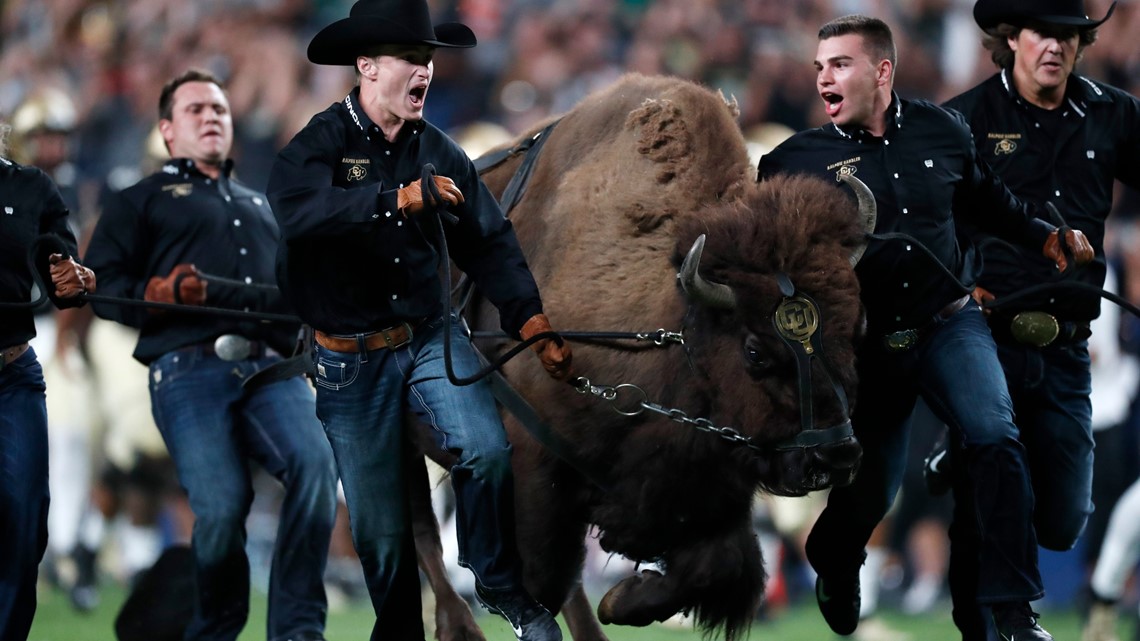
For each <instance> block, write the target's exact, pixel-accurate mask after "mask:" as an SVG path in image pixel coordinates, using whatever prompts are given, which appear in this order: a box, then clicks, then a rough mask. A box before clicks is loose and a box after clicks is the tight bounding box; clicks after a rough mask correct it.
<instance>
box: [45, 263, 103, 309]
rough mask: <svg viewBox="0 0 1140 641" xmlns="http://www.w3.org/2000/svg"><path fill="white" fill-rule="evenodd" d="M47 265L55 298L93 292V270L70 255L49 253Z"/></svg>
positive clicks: (72, 296) (73, 296)
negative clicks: (53, 286)
mask: <svg viewBox="0 0 1140 641" xmlns="http://www.w3.org/2000/svg"><path fill="white" fill-rule="evenodd" d="M48 265H49V267H48V269H49V271H50V273H51V283H52V285H55V295H56V298H75V297H76V296H78V295H80V294H83V293H92V294H94V293H95V272H93V271H91V270H90V269H88V268H86V267H84V266H83V265H80V264H79V263H77V262H75V260H73V259H72V258H71V257H70V256H69V257H67V258H64V257H63V254H51V255H50V256H48Z"/></svg>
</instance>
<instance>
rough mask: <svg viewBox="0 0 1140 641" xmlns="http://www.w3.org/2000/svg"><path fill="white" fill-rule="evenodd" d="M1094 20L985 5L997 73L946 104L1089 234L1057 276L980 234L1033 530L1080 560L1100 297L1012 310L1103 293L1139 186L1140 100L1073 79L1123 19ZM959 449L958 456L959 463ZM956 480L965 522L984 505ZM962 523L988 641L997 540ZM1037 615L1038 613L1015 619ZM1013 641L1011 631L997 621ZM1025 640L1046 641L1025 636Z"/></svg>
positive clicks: (973, 606)
mask: <svg viewBox="0 0 1140 641" xmlns="http://www.w3.org/2000/svg"><path fill="white" fill-rule="evenodd" d="M1115 7H1116V3H1115V2H1114V3H1112V5H1111V6H1110V7H1109V8H1108V11H1107V12H1106V13H1105V15H1104V17H1102V18H1100V19H1099V20H1097V19H1091V18H1089V17H1088V16H1087V15H1086V12H1085V3H1084V2H1083V1H1082V0H978V2H977V4H975V5H974V18H975V20H976V21H977V23H978V25H979V26H980V27H981V28H982V30H983V31H984V32H985V35H984V36H983V44H984V45H985V46H986V48H987V49H989V50H990V52H991V57H992V59H993V61H994V63H995V64H996V66H997V67H998V69H999V70H998V72H997V73H996V74H994V75H993V76H992V77H991V78H989V79H988V80H985V81H984V82H982V83H981V84H979V85H978V86H976V87H974V88H973V89H970V90H969V91H967V92H965V93H963V94H962V95H960V96H957V97H955V98H952V99H951V100H950V101H949V102H947V103H946V106H948V107H951V108H953V109H955V110H957V111H960V112H961V113H962V114H963V115H964V116H965V117H966V120H967V121H968V122H969V125H970V128H971V130H972V131H973V134H974V143H975V147H976V149H977V151H978V154H979V155H980V156H981V157H982V158H984V159H985V160H986V161H987V162H988V163H989V165H990V166H991V167H992V168H993V169H994V171H995V172H996V173H997V174H998V175H1000V176H1001V178H1002V180H1003V181H1005V183H1006V185H1008V186H1009V188H1010V190H1011V191H1013V192H1014V193H1015V194H1016V195H1017V196H1018V197H1020V198H1022V199H1025V200H1028V201H1030V202H1032V203H1033V204H1035V205H1037V206H1038V207H1044V206H1045V204H1046V203H1050V202H1051V203H1053V204H1054V205H1055V206H1056V208H1057V210H1058V211H1060V212H1062V213H1063V214H1064V220H1063V222H1062V221H1057V222H1058V224H1062V225H1063V226H1064V225H1067V226H1071V227H1072V228H1074V229H1078V230H1081V231H1083V232H1084V234H1085V236H1087V237H1088V239H1089V241H1090V242H1091V243H1092V246H1093V249H1094V250H1095V253H1096V258H1095V260H1094V261H1093V262H1091V263H1089V264H1087V265H1086V266H1083V267H1081V268H1079V269H1074V270H1073V271H1072V273H1071V274H1065V275H1064V276H1059V275H1058V273H1057V269H1056V268H1055V267H1054V266H1053V264H1052V263H1050V262H1048V261H1046V260H1043V259H1041V258H1040V257H1038V256H1035V255H1033V254H1032V252H1027V251H1024V250H1023V249H1021V248H1018V247H1013V246H1010V245H1007V244H1004V243H998V242H995V241H994V239H993V238H992V237H990V236H987V235H984V234H981V233H978V234H977V235H976V236H975V237H974V239H975V242H976V243H977V244H978V246H979V248H980V250H981V251H982V253H983V255H984V257H985V261H984V264H985V267H984V270H983V273H982V275H981V277H980V278H979V279H978V285H979V286H978V288H977V289H976V290H975V291H974V297H975V299H977V300H978V301H979V302H982V303H984V302H989V301H992V302H991V303H990V304H991V305H997V306H996V307H995V308H994V309H993V310H992V311H991V312H990V313H989V314H988V321H989V325H990V329H991V331H992V333H993V335H994V339H995V340H996V342H997V345H998V352H999V357H1000V359H1001V362H1002V366H1003V368H1004V369H1005V373H1006V379H1007V381H1008V383H1009V389H1010V395H1011V397H1012V399H1013V402H1014V412H1015V415H1016V417H1017V425H1018V427H1019V431H1020V435H1021V440H1022V441H1023V442H1024V444H1025V447H1026V450H1027V452H1028V455H1029V457H1028V460H1029V464H1030V471H1031V476H1032V480H1033V490H1034V494H1035V497H1036V502H1035V508H1034V525H1035V527H1036V530H1037V537H1038V540H1039V542H1040V544H1041V545H1042V546H1044V547H1046V548H1049V549H1053V550H1068V549H1070V548H1071V547H1072V546H1073V545H1074V544H1075V542H1076V540H1077V537H1078V536H1079V535H1080V533H1081V531H1082V530H1083V529H1084V527H1085V523H1086V521H1087V520H1088V515H1089V514H1090V512H1091V511H1092V507H1093V506H1092V500H1091V494H1092V460H1093V459H1092V457H1093V454H1092V451H1093V438H1092V431H1091V423H1092V417H1091V406H1090V403H1089V393H1090V374H1089V352H1088V343H1087V340H1086V339H1087V338H1088V336H1089V321H1091V320H1092V319H1094V318H1096V317H1097V316H1098V315H1099V314H1100V299H1099V297H1098V295H1097V294H1096V293H1095V291H1093V292H1089V291H1084V290H1081V291H1076V290H1073V289H1050V288H1047V287H1046V288H1045V289H1044V290H1043V291H1041V292H1040V293H1039V294H1037V295H1035V296H1028V297H1024V298H1020V299H1016V300H1012V299H1011V300H1010V303H1009V304H1008V305H1005V306H1003V305H1002V300H1003V299H1004V298H1007V297H1011V296H1012V295H1013V294H1015V293H1017V292H1019V291H1022V290H1025V289H1027V288H1029V287H1032V286H1041V285H1045V286H1047V285H1048V284H1049V283H1055V282H1057V281H1058V280H1062V279H1063V280H1065V281H1068V282H1073V281H1076V282H1080V283H1084V284H1086V285H1088V286H1089V287H1090V289H1093V290H1095V289H1099V288H1101V287H1102V286H1103V284H1104V278H1105V270H1106V263H1105V258H1104V251H1103V245H1104V229H1105V218H1106V217H1107V216H1108V213H1109V210H1110V209H1111V206H1112V193H1113V180H1114V179H1119V180H1120V181H1122V182H1124V183H1126V184H1128V185H1131V186H1133V187H1135V188H1140V101H1138V100H1137V99H1136V98H1134V97H1133V96H1130V95H1128V94H1127V93H1125V92H1123V91H1121V90H1119V89H1116V88H1115V87H1110V86H1108V85H1105V84H1103V83H1100V82H1095V81H1093V80H1091V79H1089V78H1085V77H1083V76H1080V75H1077V74H1076V73H1075V72H1074V69H1075V66H1076V63H1077V61H1079V60H1080V58H1081V55H1082V54H1083V52H1084V50H1085V48H1086V47H1088V46H1089V45H1091V44H1092V43H1093V42H1094V41H1095V40H1096V36H1097V31H1096V29H1097V27H1098V26H1100V24H1101V23H1103V22H1104V21H1105V20H1107V19H1108V18H1109V16H1111V15H1112V12H1113V9H1115ZM955 451H956V449H952V452H951V458H953V453H954V452H955ZM960 480H961V479H955V481H956V483H955V488H954V489H955V499H956V502H957V510H958V512H957V513H958V514H968V513H970V510H971V509H973V501H972V497H970V496H969V494H968V492H966V491H964V488H963V487H962V486H961V484H960V483H958V481H960ZM968 525H969V522H968V521H967V520H965V519H956V522H955V525H954V526H952V532H953V533H954V536H953V537H952V538H953V548H952V550H953V551H952V556H953V558H954V560H953V562H952V564H951V567H952V570H951V592H952V594H953V598H954V620H955V623H956V624H957V625H958V627H959V629H961V631H962V635H963V638H964V639H967V640H972V639H985V638H986V636H985V635H986V629H987V628H988V627H989V617H986V616H984V614H983V613H982V611H981V610H980V608H979V607H978V604H977V600H976V595H977V588H978V586H977V564H978V561H977V559H978V558H979V556H981V557H982V558H984V555H985V549H986V546H987V542H986V539H985V538H984V537H983V536H981V535H980V534H979V533H978V532H977V531H976V530H975V529H974V528H972V527H967V526H968ZM1016 618H1017V619H1018V620H1020V621H1022V622H1023V623H1024V622H1026V621H1033V620H1034V619H1035V618H1036V615H1035V614H1034V613H1032V612H1031V611H1030V610H1029V608H1028V605H1026V606H1025V608H1023V610H1022V611H1021V612H1020V613H1018V616H1017V617H1016ZM994 619H995V621H996V623H997V624H998V625H997V627H998V632H999V633H1000V634H1002V635H1003V638H1013V637H1010V636H1009V635H1008V634H1007V632H1006V628H1007V627H1008V625H1009V624H1011V622H1010V621H1008V620H1002V618H1000V617H997V616H995V617H994ZM1020 634H1021V633H1019V636H1016V637H1015V638H1017V639H1018V640H1020V639H1022V638H1026V639H1048V638H1050V637H1049V636H1048V634H1046V633H1044V632H1043V631H1042V632H1032V631H1031V632H1027V633H1024V634H1025V635H1026V636H1020Z"/></svg>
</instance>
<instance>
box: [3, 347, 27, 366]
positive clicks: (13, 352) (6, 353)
mask: <svg viewBox="0 0 1140 641" xmlns="http://www.w3.org/2000/svg"><path fill="white" fill-rule="evenodd" d="M26 351H28V344H27V343H20V344H19V345H13V346H11V347H5V348H4V349H0V370H2V369H4V367H5V366H6V365H8V364H10V363H11V362H12V361H14V360H16V359H17V358H20V357H21V356H23V355H24V352H26Z"/></svg>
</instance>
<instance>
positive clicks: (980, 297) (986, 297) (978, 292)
mask: <svg viewBox="0 0 1140 641" xmlns="http://www.w3.org/2000/svg"><path fill="white" fill-rule="evenodd" d="M970 297H971V298H973V299H974V302H975V303H977V304H978V307H981V308H982V313H983V314H987V315H988V314H989V313H990V312H991V311H992V310H989V309H986V302H988V301H991V300H994V299H995V298H997V296H994V295H993V294H992V293H990V290H988V289H986V288H985V287H981V286H978V287H975V288H974V291H972V292H970Z"/></svg>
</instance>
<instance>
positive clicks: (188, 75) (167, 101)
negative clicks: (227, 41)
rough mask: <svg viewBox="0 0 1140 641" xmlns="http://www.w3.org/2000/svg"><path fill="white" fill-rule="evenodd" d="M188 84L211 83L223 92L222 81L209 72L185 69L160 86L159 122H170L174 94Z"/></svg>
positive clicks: (172, 115) (172, 114)
mask: <svg viewBox="0 0 1140 641" xmlns="http://www.w3.org/2000/svg"><path fill="white" fill-rule="evenodd" d="M188 82H212V83H214V84H215V85H217V86H218V88H219V89H221V90H223V91H224V90H225V86H224V85H222V81H221V80H218V77H217V76H215V75H214V74H212V73H210V72H209V71H204V70H202V69H187V70H186V71H183V72H182V73H181V74H179V75H177V76H175V77H174V78H171V79H170V81H169V82H167V83H166V84H165V85H163V86H162V93H160V94H159V95H158V118H159V120H170V119H171V118H173V117H174V92H175V91H177V90H178V88H179V87H181V86H182V85H184V84H186V83H188Z"/></svg>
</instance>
